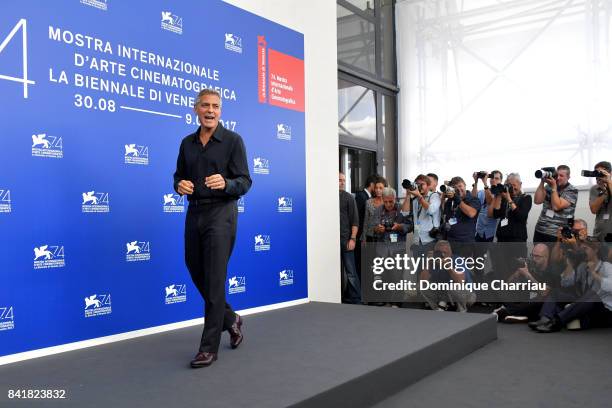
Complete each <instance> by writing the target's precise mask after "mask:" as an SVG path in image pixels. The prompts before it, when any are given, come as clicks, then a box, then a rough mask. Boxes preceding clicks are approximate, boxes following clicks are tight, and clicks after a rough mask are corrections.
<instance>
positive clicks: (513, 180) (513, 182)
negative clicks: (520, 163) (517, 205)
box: [506, 177, 522, 194]
mask: <svg viewBox="0 0 612 408" xmlns="http://www.w3.org/2000/svg"><path fill="white" fill-rule="evenodd" d="M506 182H507V183H508V184H510V185H511V186H512V191H513V192H514V194H517V193H518V192H519V191H521V187H522V185H521V182H520V181H518V180H517V179H516V178H514V177H512V178H510V179H509V180H507V181H506Z"/></svg>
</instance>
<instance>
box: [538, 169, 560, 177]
mask: <svg viewBox="0 0 612 408" xmlns="http://www.w3.org/2000/svg"><path fill="white" fill-rule="evenodd" d="M535 176H536V178H539V179H543V178H557V169H555V168H554V167H542V168H541V169H540V170H536V172H535Z"/></svg>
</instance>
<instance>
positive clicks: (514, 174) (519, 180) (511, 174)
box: [506, 173, 522, 183]
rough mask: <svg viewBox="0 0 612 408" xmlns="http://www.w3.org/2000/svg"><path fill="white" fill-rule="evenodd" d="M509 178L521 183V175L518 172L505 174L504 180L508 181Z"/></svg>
mask: <svg viewBox="0 0 612 408" xmlns="http://www.w3.org/2000/svg"><path fill="white" fill-rule="evenodd" d="M511 178H515V179H516V180H517V181H518V182H519V183H522V181H521V175H520V174H518V173H510V174H508V175H507V176H506V182H507V181H509V180H510V179H511Z"/></svg>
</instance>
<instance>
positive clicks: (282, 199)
mask: <svg viewBox="0 0 612 408" xmlns="http://www.w3.org/2000/svg"><path fill="white" fill-rule="evenodd" d="M288 205H289V204H288V203H287V200H286V199H285V197H280V198H279V199H278V206H279V207H287V206H288Z"/></svg>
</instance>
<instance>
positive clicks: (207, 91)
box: [193, 88, 223, 108]
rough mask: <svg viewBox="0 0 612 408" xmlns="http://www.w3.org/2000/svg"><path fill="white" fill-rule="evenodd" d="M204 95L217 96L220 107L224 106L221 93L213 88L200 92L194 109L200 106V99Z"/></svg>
mask: <svg viewBox="0 0 612 408" xmlns="http://www.w3.org/2000/svg"><path fill="white" fill-rule="evenodd" d="M204 95H216V96H217V97H218V98H219V106H221V105H222V104H223V101H222V98H221V94H220V93H219V91H216V90H214V89H211V88H204V89H202V90H201V91H200V92H198V96H197V97H196V100H195V102H194V103H193V107H194V108H195V107H196V106H198V102H200V98H201V97H203V96H204Z"/></svg>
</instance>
